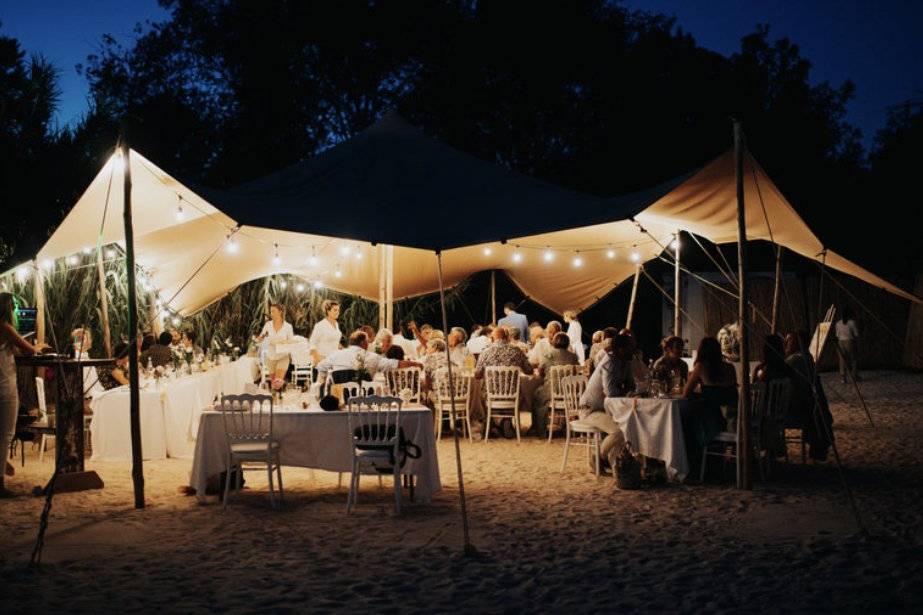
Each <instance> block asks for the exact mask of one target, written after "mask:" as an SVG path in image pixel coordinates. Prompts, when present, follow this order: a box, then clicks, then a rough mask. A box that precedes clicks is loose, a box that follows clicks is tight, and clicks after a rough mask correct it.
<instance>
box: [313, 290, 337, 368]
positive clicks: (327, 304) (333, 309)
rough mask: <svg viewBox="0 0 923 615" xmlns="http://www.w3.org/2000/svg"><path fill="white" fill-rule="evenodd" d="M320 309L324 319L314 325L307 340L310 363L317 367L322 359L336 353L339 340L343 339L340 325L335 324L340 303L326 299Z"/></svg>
mask: <svg viewBox="0 0 923 615" xmlns="http://www.w3.org/2000/svg"><path fill="white" fill-rule="evenodd" d="M322 308H323V310H324V318H323V319H321V320H319V321H318V322H317V323H316V324H315V325H314V329H312V330H311V337H310V338H309V339H308V345H309V346H310V350H311V361H312V362H313V363H314V365H319V364H320V362H321V361H323V360H324V358H326V357H327V356H329V355H331V354H333V353H334V352H336V351H337V349H338V348H339V347H340V340H341V339H342V338H343V334H342V333H341V332H340V325H339V324H338V323H337V318H339V317H340V303H339V302H338V301H334V300H332V299H327V300H326V301H324V303H323V306H322Z"/></svg>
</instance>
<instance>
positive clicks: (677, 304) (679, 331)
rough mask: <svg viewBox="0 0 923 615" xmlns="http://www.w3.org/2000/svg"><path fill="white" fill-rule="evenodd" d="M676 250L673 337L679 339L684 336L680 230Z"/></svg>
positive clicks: (677, 232) (677, 234)
mask: <svg viewBox="0 0 923 615" xmlns="http://www.w3.org/2000/svg"><path fill="white" fill-rule="evenodd" d="M675 237H676V249H675V250H674V256H675V257H676V258H674V264H673V293H674V301H673V335H676V336H677V337H682V336H683V303H682V300H683V293H682V288H683V286H682V284H683V281H682V278H680V260H679V259H680V257H679V249H680V245H679V230H677V231H676V235H675Z"/></svg>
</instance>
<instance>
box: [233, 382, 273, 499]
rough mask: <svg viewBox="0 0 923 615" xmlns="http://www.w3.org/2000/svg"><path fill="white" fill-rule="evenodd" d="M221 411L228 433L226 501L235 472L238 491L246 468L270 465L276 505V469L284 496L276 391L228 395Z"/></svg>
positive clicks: (268, 466) (271, 496)
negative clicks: (275, 431)
mask: <svg viewBox="0 0 923 615" xmlns="http://www.w3.org/2000/svg"><path fill="white" fill-rule="evenodd" d="M221 413H222V416H223V417H224V432H225V436H226V437H227V476H226V478H225V481H224V502H223V506H225V507H226V506H227V504H228V497H229V496H230V487H231V474H232V472H233V473H234V481H235V487H234V490H235V491H239V490H240V487H241V479H242V478H243V473H244V471H245V470H246V471H249V470H254V469H262V468H263V467H265V468H266V474H267V476H268V478H269V502H270V505H271V506H272V507H273V508H275V506H276V497H275V490H274V488H273V471H275V472H276V476H277V477H278V480H279V499H280V500H282V499H284V492H283V489H282V465H281V463H280V461H279V449H280V445H279V442H278V441H277V440H276V439H275V438H274V437H273V403H272V395H247V394H243V395H224V396H222V397H221Z"/></svg>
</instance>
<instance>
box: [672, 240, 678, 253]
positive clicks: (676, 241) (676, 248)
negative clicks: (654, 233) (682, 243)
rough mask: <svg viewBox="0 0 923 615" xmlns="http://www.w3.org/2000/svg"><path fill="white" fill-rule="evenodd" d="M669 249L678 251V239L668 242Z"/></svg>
mask: <svg viewBox="0 0 923 615" xmlns="http://www.w3.org/2000/svg"><path fill="white" fill-rule="evenodd" d="M670 249H671V250H673V251H674V252H675V251H676V250H679V237H677V238H676V239H674V240H673V241H672V242H670Z"/></svg>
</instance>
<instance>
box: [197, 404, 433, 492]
mask: <svg viewBox="0 0 923 615" xmlns="http://www.w3.org/2000/svg"><path fill="white" fill-rule="evenodd" d="M401 426H402V427H403V429H404V435H405V436H406V437H407V438H409V439H410V440H411V441H412V442H413V443H414V444H416V445H417V446H419V447H420V450H421V453H422V454H421V455H420V458H419V459H410V458H409V457H408V458H407V463H406V465H405V466H404V468H403V473H404V474H413V475H414V476H415V477H416V489H415V492H414V496H415V498H416V499H417V500H418V501H421V502H427V501H429V499H430V498H431V497H432V495H433V494H434V493H436V492H437V491H439V490H440V489H442V482H441V481H440V478H439V460H438V459H437V458H436V438H435V436H434V434H433V416H432V413H431V412H430V410H429V409H428V408H425V407H422V406H415V407H410V408H405V409H404V410H403V411H402V412H401ZM273 433H274V436H275V438H276V440H278V441H279V445H280V449H279V458H280V462H281V463H282V465H284V466H299V467H303V468H316V469H319V470H329V471H332V472H345V473H348V472H350V471H351V470H352V454H351V451H350V447H351V441H350V437H349V428H348V424H347V415H346V412H344V411H330V412H324V411H323V410H320V409H308V410H290V411H286V410H276V412H275V414H274V415H273ZM225 470H227V438H226V436H225V432H224V420H223V417H222V416H221V413H220V412H203V413H202V419H201V421H200V423H199V433H198V438H197V439H196V445H195V456H194V457H193V461H192V475H191V479H190V484H191V486H192V487H194V488H195V490H196V494H197V497H198V498H199V501H204V500H205V486H206V482H207V480H208V478H209V477H211V476H217V475H218V474H220V473H221V472H224V471H225Z"/></svg>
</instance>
